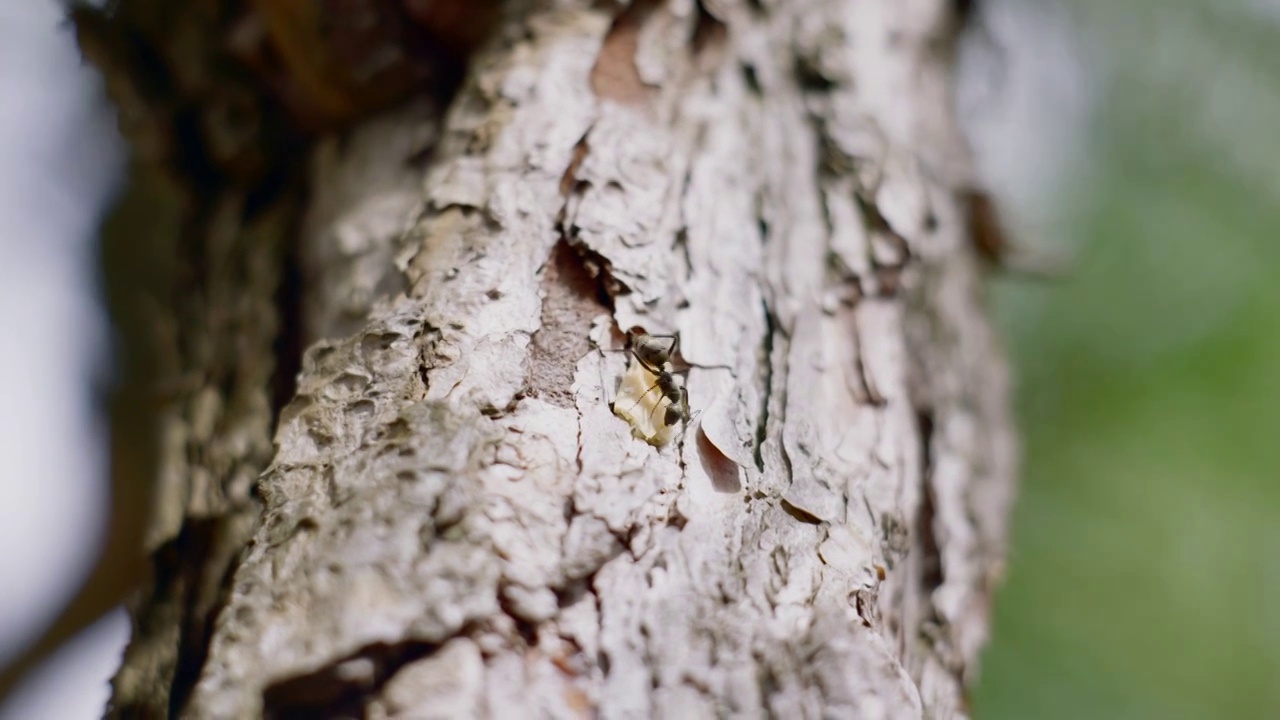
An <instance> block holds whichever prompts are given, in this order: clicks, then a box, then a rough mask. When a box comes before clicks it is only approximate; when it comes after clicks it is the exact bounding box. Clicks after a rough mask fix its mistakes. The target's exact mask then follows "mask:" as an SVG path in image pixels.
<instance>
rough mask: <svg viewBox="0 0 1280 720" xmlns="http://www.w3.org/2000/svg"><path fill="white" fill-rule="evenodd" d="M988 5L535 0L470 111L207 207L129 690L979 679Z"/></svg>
mask: <svg viewBox="0 0 1280 720" xmlns="http://www.w3.org/2000/svg"><path fill="white" fill-rule="evenodd" d="M959 16H960V11H959V9H958V8H957V7H956V6H955V5H953V4H952V3H951V2H946V1H944V0H912V1H910V2H902V1H901V0H792V1H790V2H781V1H780V0H773V1H770V0H754V1H750V0H702V2H695V1H694V0H667V1H666V2H645V1H637V2H634V3H631V4H626V3H616V2H613V3H611V2H591V1H589V0H558V1H557V2H553V3H548V2H511V3H509V4H508V5H507V6H506V8H505V9H504V14H503V15H502V17H501V19H500V20H499V21H498V23H497V28H496V30H495V33H494V35H493V37H492V39H491V40H490V41H489V42H488V43H487V44H485V45H484V46H483V47H482V48H481V49H480V50H479V51H478V53H477V54H476V55H475V56H474V57H473V61H472V65H471V69H470V71H469V73H468V75H467V77H466V80H465V82H464V84H463V86H462V87H461V89H460V91H459V92H458V94H457V96H456V97H455V99H454V100H453V102H452V103H451V105H450V106H449V108H448V111H447V113H446V114H445V115H444V116H443V118H442V119H441V118H440V116H439V115H438V114H437V113H436V112H435V111H434V109H433V106H431V105H430V103H427V102H419V103H410V104H409V105H408V106H404V107H401V108H400V109H397V110H393V111H391V112H389V113H386V114H384V115H382V116H380V117H379V118H377V119H375V120H372V121H368V122H366V123H363V124H362V125H360V126H359V127H357V128H355V129H354V130H351V131H348V132H346V133H344V134H343V135H342V136H341V137H336V136H335V137H332V138H330V139H327V140H324V141H322V142H320V143H319V144H318V145H317V146H315V147H314V148H312V149H311V150H310V157H309V164H308V166H309V188H310V190H309V201H308V202H307V204H306V205H305V209H303V210H302V211H301V212H302V213H303V215H302V216H301V219H300V220H298V219H296V218H295V217H294V216H292V215H291V214H290V212H292V211H290V210H288V209H287V208H294V207H302V206H300V205H294V204H289V203H284V204H280V205H278V206H276V207H277V209H273V210H271V211H270V212H263V211H259V212H257V214H256V215H255V214H251V213H249V212H248V211H246V203H252V202H253V198H246V197H244V196H237V195H235V194H234V193H224V194H223V195H221V196H218V197H216V198H215V199H213V200H208V201H206V202H205V203H204V204H203V205H202V206H201V207H202V208H203V210H202V212H199V213H194V214H192V213H190V212H189V214H188V218H196V220H189V221H188V223H187V225H186V226H185V228H184V229H177V230H175V231H174V232H186V233H188V234H194V235H195V236H198V237H199V238H202V240H201V242H200V243H197V244H199V245H200V246H201V247H203V248H205V250H204V251H203V254H202V255H201V257H200V260H201V261H202V262H204V263H213V264H214V266H215V267H216V266H217V263H218V262H219V261H221V260H223V259H224V258H225V257H232V255H231V254H230V252H229V251H228V252H227V253H226V254H219V252H218V250H219V249H220V248H222V249H225V248H229V247H235V248H240V250H241V251H240V252H239V253H238V254H236V255H234V257H235V258H236V261H235V262H236V263H238V264H239V265H238V267H236V268H232V269H227V268H222V270H223V271H225V278H234V282H232V281H225V282H226V283H227V284H226V286H223V287H214V286H215V285H218V283H219V282H224V281H215V280H208V279H206V280H205V285H204V286H203V287H204V289H205V290H206V291H207V292H204V293H202V294H199V296H198V297H197V298H194V299H181V300H180V302H179V306H181V307H198V308H200V313H198V314H193V315H192V316H190V317H184V318H183V319H182V323H190V325H186V324H183V325H180V326H179V327H175V328H174V329H173V332H174V334H175V335H174V336H175V337H177V338H179V339H181V338H194V339H197V340H199V341H200V342H195V341H191V342H190V343H189V344H188V345H187V346H184V351H183V352H182V353H177V354H176V355H175V359H174V360H173V361H172V363H171V365H172V366H171V367H167V368H165V370H164V373H163V374H164V375H165V376H168V377H184V375H185V376H189V375H191V374H192V373H193V372H196V371H195V370H193V367H197V368H199V372H198V377H196V378H194V379H192V380H191V383H192V384H191V385H190V386H183V387H181V388H180V389H179V390H178V391H177V392H178V393H179V394H180V396H181V397H180V399H179V400H174V401H171V402H170V403H169V404H168V405H166V406H165V408H167V410H162V412H161V415H162V417H161V420H160V427H161V428H162V430H163V432H162V433H161V436H160V437H161V442H160V450H159V455H158V457H159V458H160V459H159V471H158V472H159V477H160V478H161V481H162V482H161V484H160V488H161V491H160V492H159V494H158V498H157V501H156V505H157V508H158V512H157V513H156V515H155V519H154V522H153V524H152V527H151V534H150V538H151V542H150V545H149V547H151V548H152V549H153V550H154V551H155V552H154V557H155V565H156V568H157V580H156V581H155V583H153V587H152V589H151V591H150V593H149V595H147V597H145V598H144V599H143V601H142V603H141V604H140V606H139V611H138V616H137V623H136V628H135V639H134V641H133V643H132V644H131V647H130V649H129V651H128V652H127V654H126V656H125V660H124V664H123V666H122V668H121V670H120V672H119V675H118V676H117V678H116V680H115V683H114V696H113V701H112V710H113V712H114V713H115V714H117V715H123V716H129V715H134V714H138V715H146V714H151V715H156V716H159V715H164V714H175V715H176V714H181V715H182V716H184V717H191V718H230V717H252V716H269V717H286V716H293V715H295V714H296V713H299V712H307V713H309V714H308V716H310V714H314V715H316V716H337V715H344V714H346V715H354V716H367V717H414V718H421V717H466V716H516V715H518V716H531V717H532V716H548V717H578V716H600V717H610V718H614V717H648V716H660V717H673V716H675V717H714V716H735V717H738V716H741V717H757V716H765V715H770V716H778V717H818V716H825V717H856V718H880V717H884V718H899V717H902V718H910V717H934V718H950V717H958V716H964V715H965V714H966V713H967V709H966V699H965V687H966V685H967V684H968V683H969V682H971V680H972V678H973V672H974V668H975V667H976V661H977V658H978V653H979V651H980V649H981V647H982V645H983V643H984V641H985V638H986V635H987V628H988V613H989V604H990V598H991V593H992V590H993V585H994V583H995V580H996V578H997V577H998V575H999V568H1000V566H1001V562H1002V557H1003V552H1004V551H1003V544H1004V540H1005V530H1006V525H1005V516H1006V510H1007V506H1008V503H1009V499H1010V496H1011V494H1012V489H1013V461H1014V443H1013V439H1012V431H1011V424H1010V419H1009V416H1008V413H1007V409H1006V404H1007V402H1006V401H1007V398H1006V393H1007V389H1006V379H1005V371H1004V366H1003V363H1002V360H1001V356H1000V352H999V348H998V346H997V342H996V340H995V338H994V337H993V334H992V331H991V328H990V326H989V323H988V320H987V318H986V316H985V314H984V310H983V307H982V302H981V278H980V272H979V267H978V262H977V259H976V257H975V254H974V252H973V249H972V246H971V245H970V242H969V241H970V237H969V231H968V229H967V228H968V212H969V208H968V205H967V200H966V197H968V196H967V195H966V192H965V188H964V185H965V172H964V168H965V160H964V158H965V149H964V144H963V142H962V140H961V139H960V136H959V134H958V132H957V130H956V127H955V121H954V117H953V114H952V103H951V84H952V70H953V67H952V66H953V61H954V57H953V56H954V43H955V40H956V34H957V32H958V29H959V26H958V21H959ZM278 208H286V209H284V210H281V209H278ZM247 217H253V221H252V222H251V223H246V221H245V220H244V219H245V218H247ZM299 223H300V224H299ZM292 227H300V228H301V229H300V232H298V233H296V234H297V236H298V240H297V243H298V244H297V249H296V253H297V255H298V258H299V259H300V266H301V267H302V268H303V275H302V277H303V285H302V287H303V288H304V290H303V292H302V303H301V309H300V311H299V312H298V313H297V315H296V317H295V318H292V319H291V318H288V317H285V316H282V315H281V310H280V307H279V306H278V305H275V304H272V303H270V302H266V303H263V302H261V301H262V300H263V299H264V298H266V299H270V298H273V297H276V296H277V294H278V287H279V286H280V284H281V283H282V282H283V281H282V279H281V277H282V274H283V273H284V270H283V269H282V267H283V265H284V264H286V263H285V261H282V260H281V258H282V257H284V256H285V254H286V251H285V250H284V249H282V248H281V245H280V243H279V242H278V240H276V239H275V238H280V237H286V236H288V235H289V234H290V233H291V232H292V231H291V230H290V228H292ZM253 233H257V235H253ZM251 237H257V238H259V239H258V240H251V239H246V238H251ZM263 238H267V239H263ZM247 248H253V249H252V250H248V249H247ZM201 267H204V268H206V269H205V272H207V273H213V272H214V271H213V270H208V269H207V268H208V267H209V266H207V265H202V266H201ZM218 293H222V294H221V295H219V294H218ZM182 303H186V304H182ZM299 328H301V329H302V332H303V340H304V344H305V345H306V346H308V348H309V349H308V350H307V351H306V353H305V356H304V357H303V359H302V363H301V371H300V373H299V374H298V378H297V389H296V395H295V396H294V397H293V399H292V401H291V402H289V403H288V404H287V406H285V407H284V408H283V410H282V411H281V412H280V413H279V417H278V418H277V419H276V420H275V425H276V426H275V430H274V445H273V446H272V445H270V444H269V440H268V439H269V433H270V432H271V425H272V421H273V416H272V410H271V388H272V379H271V377H272V372H273V368H277V366H281V367H284V368H288V367H289V366H288V362H287V359H285V358H284V357H283V356H282V355H281V353H282V352H284V351H283V350H282V349H281V344H280V343H279V342H278V339H277V336H278V334H280V333H281V332H283V333H285V334H288V333H291V332H295V331H297V330H298V329H299ZM632 328H643V329H644V330H645V331H647V332H650V333H660V332H678V333H679V334H680V337H681V339H682V343H681V349H682V357H683V360H684V361H685V362H686V363H687V364H688V365H689V366H690V368H691V369H690V370H689V372H688V375H687V389H688V392H689V404H690V407H691V408H692V410H693V413H694V417H693V419H692V420H691V422H689V423H688V425H687V427H686V428H685V429H684V430H683V432H681V433H677V436H676V439H675V440H674V441H673V442H671V443H669V444H667V445H666V446H664V447H661V448H655V447H653V446H651V445H649V444H646V443H644V442H642V441H641V440H639V439H636V438H635V437H633V434H632V429H631V427H630V426H629V425H628V424H627V423H626V422H625V421H624V420H622V419H620V418H619V417H617V416H615V415H614V414H613V413H612V412H611V410H610V405H609V400H610V396H611V394H612V392H613V390H614V387H615V383H616V380H617V378H618V377H619V375H620V374H621V372H622V370H623V367H624V366H625V360H626V356H625V355H624V354H622V353H620V352H612V351H614V350H618V349H619V348H621V347H622V338H623V332H625V331H627V330H629V329H632ZM173 342H174V343H175V344H177V345H182V342H181V341H180V340H179V341H173ZM210 368H217V370H216V371H211V370H210ZM165 413H168V414H167V415H166V414H165ZM259 473H261V474H260V475H259Z"/></svg>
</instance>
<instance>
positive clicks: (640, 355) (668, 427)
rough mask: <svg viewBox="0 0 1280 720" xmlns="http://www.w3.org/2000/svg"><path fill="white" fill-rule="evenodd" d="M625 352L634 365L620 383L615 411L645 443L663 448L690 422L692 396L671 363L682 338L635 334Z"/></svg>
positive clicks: (614, 403)
mask: <svg viewBox="0 0 1280 720" xmlns="http://www.w3.org/2000/svg"><path fill="white" fill-rule="evenodd" d="M626 351H627V352H628V353H630V355H631V364H630V365H629V367H628V368H627V371H626V372H625V373H624V374H623V376H622V379H621V381H620V382H619V383H618V395H617V397H616V398H615V399H614V401H613V412H614V414H616V415H617V416H618V417H621V418H622V419H624V420H626V421H627V422H629V423H630V424H631V427H632V428H633V429H634V430H635V432H636V434H637V435H638V436H639V437H641V438H642V439H644V440H645V441H647V442H649V443H651V444H653V445H658V446H661V445H664V444H666V443H667V442H668V441H669V440H670V439H671V435H672V432H673V431H674V429H675V427H676V425H678V424H679V423H681V422H686V423H687V422H688V421H689V394H688V392H687V391H686V390H685V388H684V383H683V382H681V380H680V379H679V378H678V377H677V375H678V372H677V371H676V370H674V368H673V366H672V362H671V359H672V358H673V357H674V356H675V355H676V354H677V353H679V351H680V336H679V335H649V334H647V333H636V334H633V335H631V336H630V337H629V338H628V343H627V348H626ZM655 390H656V391H657V392H656V393H655V392H654V391H655ZM655 419H656V421H655Z"/></svg>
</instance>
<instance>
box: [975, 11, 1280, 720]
mask: <svg viewBox="0 0 1280 720" xmlns="http://www.w3.org/2000/svg"><path fill="white" fill-rule="evenodd" d="M1251 4H1252V5H1254V6H1258V7H1253V8H1246V7H1243V6H1242V5H1243V3H1241V2H1235V3H1223V4H1222V5H1216V6H1212V7H1211V6H1210V4H1208V3H1199V4H1197V3H1186V2H1184V3H1174V4H1168V3H1157V2H1154V0H1148V1H1146V2H1132V3H1117V4H1115V5H1111V4H1107V3H1103V2H1101V1H1100V0H1098V1H1085V0H1081V1H1080V2H1077V3H1076V6H1077V9H1079V10H1080V11H1081V12H1080V14H1079V18H1080V21H1081V26H1082V28H1083V30H1084V32H1085V33H1086V34H1087V35H1088V36H1089V37H1090V38H1091V40H1092V41H1093V42H1096V43H1097V46H1098V48H1099V50H1100V52H1101V54H1102V58H1103V60H1102V64H1103V66H1104V67H1103V71H1104V76H1105V77H1104V78H1103V82H1104V84H1105V90H1104V91H1103V93H1102V97H1101V101H1102V102H1101V104H1100V106H1099V108H1098V109H1097V113H1096V116H1095V118H1094V121H1093V127H1092V134H1091V139H1090V140H1089V142H1088V148H1087V152H1086V153H1085V154H1084V155H1083V157H1082V160H1081V162H1082V164H1083V165H1084V167H1082V168H1080V172H1079V173H1078V175H1077V177H1078V181H1077V183H1076V187H1074V188H1072V189H1071V190H1070V192H1067V193H1065V194H1064V197H1063V205H1062V208H1061V219H1062V220H1063V223H1062V224H1063V225H1064V226H1066V227H1069V228H1070V231H1069V233H1070V235H1071V236H1072V237H1070V238H1064V241H1066V242H1068V243H1069V244H1071V245H1073V246H1075V247H1076V248H1077V257H1076V262H1075V267H1074V269H1073V271H1072V274H1071V276H1070V277H1069V278H1067V279H1066V280H1063V281H1059V282H1055V283H1051V284H1048V285H1029V284H1026V283H1019V282H1016V281H1012V280H1004V281H1002V282H1001V283H1000V284H999V287H998V288H997V292H996V294H995V298H996V306H997V309H998V311H999V312H1000V313H1001V314H1002V316H1003V319H1004V321H1005V326H1006V330H1007V334H1008V336H1009V338H1010V345H1011V353H1012V355H1013V358H1014V362H1015V367H1016V368H1017V373H1018V376H1019V399H1018V409H1019V416H1020V421H1021V423H1022V428H1023V433H1024V435H1023V437H1024V443H1025V445H1024V451H1025V454H1024V463H1023V481H1024V482H1023V486H1022V490H1021V496H1020V501H1019V505H1018V507H1017V511H1016V514H1015V518H1014V536H1013V543H1012V547H1011V557H1010V564H1009V574H1008V577H1007V580H1006V584H1005V587H1004V589H1003V591H1002V592H1001V593H1000V596H999V598H998V601H997V604H996V619H995V620H996V622H995V629H994V633H995V635H994V641H993V643H992V645H991V647H990V649H989V650H988V652H987V653H986V655H985V657H984V663H983V671H982V681H981V684H980V687H979V688H978V691H977V693H976V695H975V703H974V707H975V715H976V717H977V718H979V720H993V719H1001V720H1003V719H1006V718H1008V719H1014V718H1016V719H1019V720H1021V719H1023V718H1031V719H1035V720H1055V719H1057V718H1064V719H1065V718H1072V719H1075V718H1094V717H1096V718H1107V719H1112V718H1143V719H1146V718H1152V719H1155V718H1159V719H1160V720H1179V719H1182V718H1187V719H1200V718H1280V243H1278V242H1277V239H1276V236H1277V234H1280V3H1271V4H1272V6H1273V9H1269V10H1267V9H1261V6H1264V5H1266V4H1267V3H1264V2H1261V0H1258V1H1257V2H1253V3H1251Z"/></svg>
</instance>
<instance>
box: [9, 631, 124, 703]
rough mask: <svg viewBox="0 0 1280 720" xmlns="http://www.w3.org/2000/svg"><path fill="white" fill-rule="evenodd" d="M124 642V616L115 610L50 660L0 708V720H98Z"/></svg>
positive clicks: (107, 697) (118, 662)
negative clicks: (94, 719)
mask: <svg viewBox="0 0 1280 720" xmlns="http://www.w3.org/2000/svg"><path fill="white" fill-rule="evenodd" d="M128 639H129V615H128V613H126V612H125V611H124V608H117V609H116V610H114V611H112V612H111V613H109V614H107V616H106V617H104V618H102V619H101V620H99V621H98V622H96V623H94V624H93V626H92V627H90V628H89V629H88V630H86V631H85V632H83V633H81V634H80V635H79V636H77V637H76V639H75V640H72V641H71V642H70V643H68V644H67V645H66V646H65V647H63V648H62V649H61V650H59V651H58V652H57V654H55V655H54V656H53V659H52V660H51V661H50V662H49V663H47V664H46V665H45V666H44V667H43V668H41V669H40V670H38V671H36V673H35V674H34V676H32V677H30V678H28V679H27V683H26V685H24V686H23V687H22V688H21V689H20V690H19V691H18V692H16V693H14V695H13V697H12V698H10V699H9V701H8V702H6V703H5V704H4V705H2V706H0V720H33V719H45V718H47V719H48V720H77V719H78V718H86V719H87V718H100V717H102V711H103V709H104V708H105V707H106V705H107V700H108V699H109V695H110V684H109V680H110V678H111V676H112V674H114V673H115V670H116V667H117V666H118V665H119V664H120V651H121V650H122V649H123V648H124V644H125V641H127V640H128Z"/></svg>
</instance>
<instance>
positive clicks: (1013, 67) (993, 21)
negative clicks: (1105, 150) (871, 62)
mask: <svg viewBox="0 0 1280 720" xmlns="http://www.w3.org/2000/svg"><path fill="white" fill-rule="evenodd" d="M1278 1H1280V0H1278ZM977 12H978V17H977V22H975V23H974V24H973V25H972V26H971V27H970V29H969V31H968V35H967V36H966V38H965V42H964V43H963V44H962V46H961V52H960V68H959V73H960V79H959V92H958V98H957V104H958V105H959V114H960V122H961V125H962V126H963V127H964V129H965V133H966V134H967V135H968V137H969V140H970V142H971V143H972V144H973V150H974V156H975V163H976V165H977V171H978V174H979V177H980V178H981V179H982V180H983V181H984V182H985V183H986V184H987V187H988V189H989V190H991V191H992V192H993V193H994V194H995V196H996V198H997V199H998V200H999V201H1000V203H1001V209H1002V210H1003V213H1002V214H1003V216H1004V220H1005V222H1006V223H1008V224H1009V226H1010V228H1009V229H1010V230H1011V231H1013V232H1014V234H1015V236H1017V235H1022V234H1023V233H1024V232H1025V242H1026V243H1027V244H1032V245H1034V244H1036V243H1037V242H1043V241H1044V240H1045V238H1043V237H1042V236H1043V235H1045V234H1050V235H1051V236H1052V237H1050V238H1047V239H1048V240H1051V241H1053V242H1062V241H1064V240H1066V239H1067V236H1068V234H1067V233H1056V232H1053V233H1051V232H1050V226H1051V225H1053V224H1054V223H1055V222H1056V221H1057V218H1056V217H1055V216H1056V215H1057V213H1058V212H1059V207H1060V205H1059V204H1060V197H1061V194H1062V192H1063V190H1064V189H1065V187H1066V186H1067V185H1068V183H1069V177H1070V175H1071V174H1072V173H1073V172H1075V171H1077V170H1078V169H1079V168H1076V167H1073V161H1074V160H1075V159H1076V158H1078V157H1080V156H1081V155H1082V150H1083V148H1084V145H1085V142H1086V140H1087V138H1086V130H1087V129H1088V127H1087V125H1088V122H1089V119H1090V114H1091V113H1092V112H1093V108H1094V105H1095V104H1096V102H1097V99H1098V97H1097V96H1098V91H1099V88H1100V86H1101V82H1099V78H1098V77H1097V73H1098V72H1099V67H1098V65H1097V64H1096V63H1092V64H1091V63H1089V62H1087V60H1086V58H1087V57H1088V55H1087V53H1086V48H1085V44H1084V40H1083V38H1082V36H1081V35H1080V33H1079V32H1078V28H1077V27H1076V26H1075V24H1074V23H1073V22H1072V19H1071V17H1070V14H1069V13H1068V11H1067V8H1066V7H1065V6H1064V5H1063V4H1062V2H1060V1H1059V0H982V1H981V2H980V3H979V4H978V10H977ZM1020 239H1021V238H1020Z"/></svg>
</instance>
